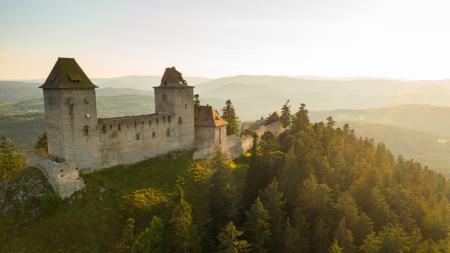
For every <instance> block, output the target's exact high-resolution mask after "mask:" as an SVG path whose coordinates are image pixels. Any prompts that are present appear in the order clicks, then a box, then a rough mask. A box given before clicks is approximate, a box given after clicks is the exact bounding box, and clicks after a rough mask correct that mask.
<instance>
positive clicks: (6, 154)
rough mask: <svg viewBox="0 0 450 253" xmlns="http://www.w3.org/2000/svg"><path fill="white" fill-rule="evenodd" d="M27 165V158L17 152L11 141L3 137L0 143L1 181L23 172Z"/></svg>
mask: <svg viewBox="0 0 450 253" xmlns="http://www.w3.org/2000/svg"><path fill="white" fill-rule="evenodd" d="M25 165H26V159H25V157H24V156H23V155H22V154H20V153H18V152H16V150H15V148H14V145H13V142H12V140H11V139H9V138H6V137H2V141H1V143H0V180H2V179H4V178H6V177H8V176H9V175H10V174H11V173H13V172H16V171H20V170H22V169H23V168H24V167H25Z"/></svg>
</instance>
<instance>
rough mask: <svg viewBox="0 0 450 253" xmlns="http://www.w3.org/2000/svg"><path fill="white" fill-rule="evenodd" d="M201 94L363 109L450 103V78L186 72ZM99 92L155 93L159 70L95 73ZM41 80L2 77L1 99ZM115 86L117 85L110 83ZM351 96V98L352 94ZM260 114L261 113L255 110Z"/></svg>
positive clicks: (245, 102)
mask: <svg viewBox="0 0 450 253" xmlns="http://www.w3.org/2000/svg"><path fill="white" fill-rule="evenodd" d="M186 79H187V81H188V83H189V84H191V85H194V86H195V87H196V88H195V93H198V94H200V98H201V99H202V98H210V99H211V98H213V99H215V100H217V101H219V102H218V103H217V104H215V103H214V104H213V105H214V106H222V104H223V103H224V101H225V100H226V99H228V98H229V99H231V100H232V101H233V103H234V104H235V106H236V108H237V109H238V111H239V112H240V117H241V119H242V120H255V119H258V118H259V117H260V116H265V115H267V113H268V112H270V111H274V110H279V109H280V105H281V104H283V103H284V102H285V101H286V100H288V99H290V101H291V105H292V106H293V107H295V108H297V107H298V106H299V105H300V103H306V104H307V105H308V106H309V108H311V109H312V110H334V109H336V108H348V109H364V108H374V107H386V106H395V105H402V104H429V105H433V106H450V100H448V97H450V80H436V81H397V80H377V79H354V80H353V79H342V80H340V79H339V80H336V79H320V78H310V79H307V78H304V77H286V76H231V77H223V78H216V79H207V78H201V77H186ZM92 80H93V82H94V83H95V84H97V85H98V86H99V87H101V88H100V89H97V94H98V96H112V95H129V94H138V95H142V94H146V95H151V94H152V87H153V86H155V85H157V84H158V83H159V82H160V77H159V76H126V77H117V78H93V79H92ZM38 86H39V82H35V83H30V82H9V81H0V94H1V95H0V103H5V102H14V101H25V100H30V99H36V98H41V97H42V91H41V90H39V89H37V87H38ZM108 88H115V89H108ZM349 97H351V99H349ZM255 115H256V116H255Z"/></svg>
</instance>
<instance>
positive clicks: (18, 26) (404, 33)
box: [0, 0, 450, 80]
mask: <svg viewBox="0 0 450 253" xmlns="http://www.w3.org/2000/svg"><path fill="white" fill-rule="evenodd" d="M449 8H450V3H449V2H448V1H445V0H430V1H419V0H412V1H411V0H397V1H392V0H377V1H375V0H341V1H335V0H315V1H311V0H310V1H305V0H286V1H274V0H272V1H268V0H262V1H261V0H258V1H257V0H248V1H237V0H230V1H206V0H196V1H181V0H179V1H175V0H174V1H172V0H171V1H137V0H133V1H114V2H111V1H100V0H96V1H86V0H82V1H70V2H69V1H49V0H40V1H37V0H35V1H27V4H21V3H20V1H1V2H0V34H1V37H0V79H3V80H6V79H32V78H44V77H45V76H47V74H48V72H49V68H50V67H51V66H52V65H53V64H54V62H55V61H56V59H57V57H74V58H76V59H77V60H78V61H79V62H80V64H82V65H83V67H84V69H85V70H86V72H87V73H88V75H89V76H93V77H113V76H122V75H134V74H136V75H151V74H159V73H161V71H162V70H163V68H164V67H165V66H172V65H175V66H180V67H182V68H183V70H184V73H186V74H187V75H189V76H193V75H195V76H206V77H218V76H226V75H237V74H270V75H290V76H297V75H315V76H325V77H342V76H376V77H385V78H408V79H442V78H448V77H449V76H450V50H449V48H448V45H449V44H450V35H449V33H448V27H447V26H448V24H449V23H450V16H449V15H447V10H448V9H449Z"/></svg>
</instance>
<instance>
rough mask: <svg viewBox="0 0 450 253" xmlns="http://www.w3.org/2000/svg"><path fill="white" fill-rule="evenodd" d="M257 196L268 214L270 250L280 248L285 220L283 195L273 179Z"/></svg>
mask: <svg viewBox="0 0 450 253" xmlns="http://www.w3.org/2000/svg"><path fill="white" fill-rule="evenodd" d="M259 195H260V199H261V202H262V203H263V205H264V208H265V209H266V210H267V211H268V213H269V222H270V230H271V232H272V240H271V241H270V246H271V249H272V250H275V249H277V248H279V247H280V245H281V244H282V240H283V224H284V223H285V220H286V211H285V205H286V201H285V200H284V196H283V193H282V192H280V190H279V188H278V181H277V180H276V179H275V178H274V179H273V180H272V182H271V183H270V184H269V186H268V187H267V188H266V189H264V190H263V191H261V192H260V194H259Z"/></svg>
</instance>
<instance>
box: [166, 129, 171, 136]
mask: <svg viewBox="0 0 450 253" xmlns="http://www.w3.org/2000/svg"><path fill="white" fill-rule="evenodd" d="M166 136H167V137H170V128H167V130H166Z"/></svg>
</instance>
